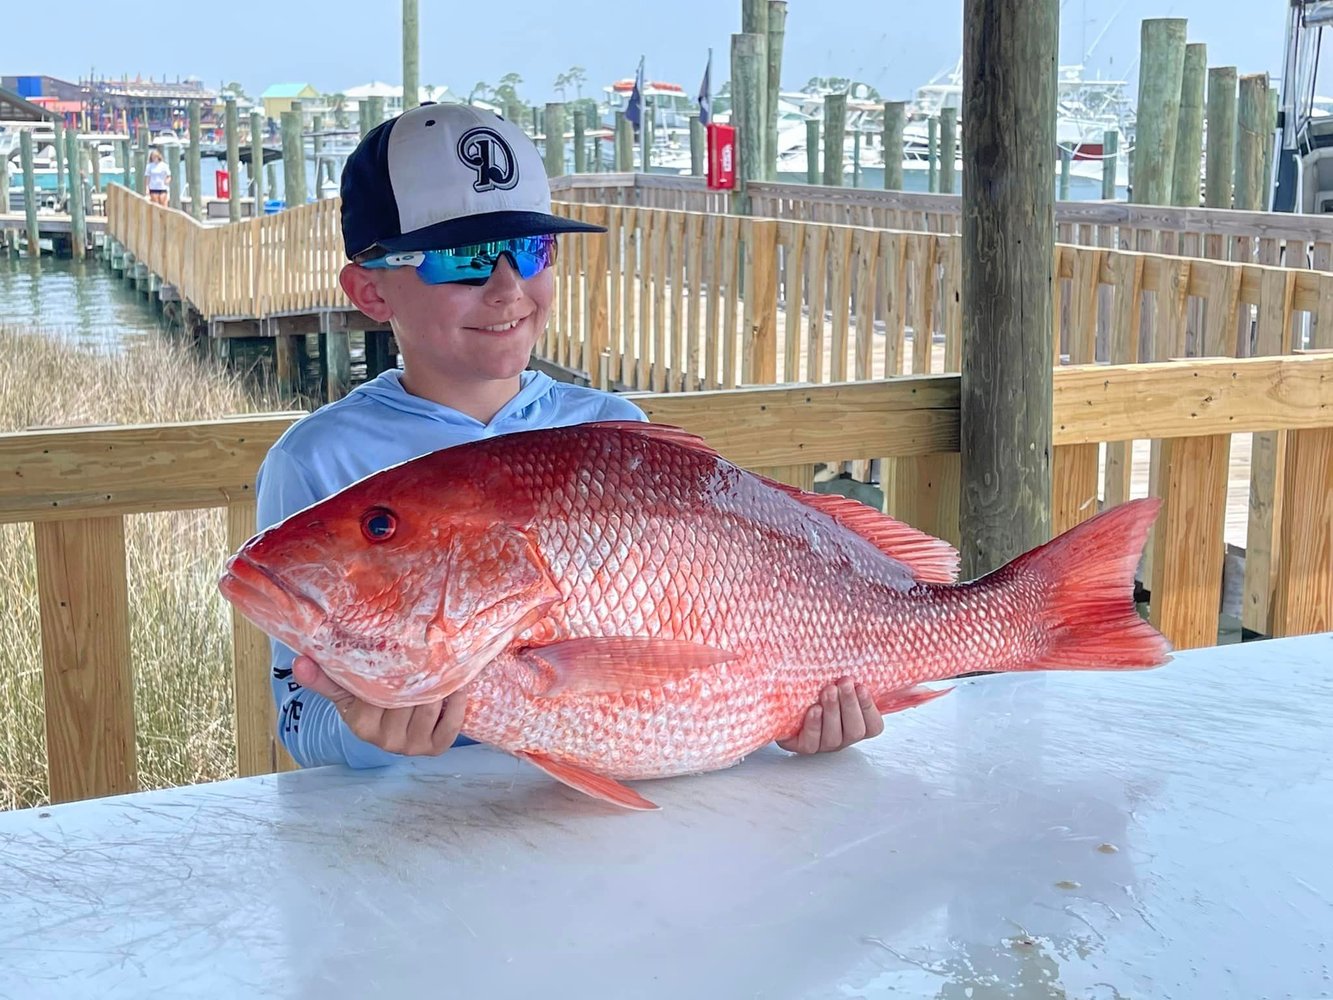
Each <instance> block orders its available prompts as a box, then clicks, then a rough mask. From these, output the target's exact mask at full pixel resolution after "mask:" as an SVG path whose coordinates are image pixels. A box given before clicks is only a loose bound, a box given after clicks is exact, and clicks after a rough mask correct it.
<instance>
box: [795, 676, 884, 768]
mask: <svg viewBox="0 0 1333 1000" xmlns="http://www.w3.org/2000/svg"><path fill="white" fill-rule="evenodd" d="M882 732H884V716H882V715H881V714H880V712H879V709H877V708H876V707H875V702H874V699H872V698H871V697H870V692H868V691H867V690H866V689H865V688H863V687H862V686H861V685H860V684H854V683H853V682H852V679H851V678H850V677H844V678H842V679H841V680H839V681H838V683H837V684H830V685H829V686H828V687H826V688H824V690H823V691H821V692H820V696H819V704H817V705H812V706H810V708H809V710H808V711H807V712H806V713H805V720H804V722H803V723H802V724H801V731H800V732H799V733H797V734H796V735H795V736H793V737H792V738H790V739H786V740H778V746H780V747H782V749H783V750H790V751H791V752H792V753H802V754H807V753H828V752H829V751H830V750H842V749H844V748H846V747H849V746H851V745H852V744H853V743H859V742H860V741H861V740H866V739H870V738H871V737H872V736H878V735H879V734H880V733H882Z"/></svg>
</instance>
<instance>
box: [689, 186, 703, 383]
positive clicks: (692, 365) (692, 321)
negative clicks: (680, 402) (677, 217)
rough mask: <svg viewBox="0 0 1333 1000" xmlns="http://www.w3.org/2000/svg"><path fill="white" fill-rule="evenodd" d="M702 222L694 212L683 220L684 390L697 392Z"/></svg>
mask: <svg viewBox="0 0 1333 1000" xmlns="http://www.w3.org/2000/svg"><path fill="white" fill-rule="evenodd" d="M703 219H704V217H703V216H702V215H700V214H699V213H697V212H690V213H689V214H688V215H687V216H686V217H685V243H686V251H685V286H686V289H685V294H687V295H688V296H689V302H688V303H687V304H686V311H685V388H686V389H698V388H701V387H702V385H703V369H702V368H701V367H700V364H699V362H700V354H699V339H700V325H699V324H700V319H701V313H702V303H703V297H704V294H705V292H704V288H703V261H704V253H703V241H704V235H703Z"/></svg>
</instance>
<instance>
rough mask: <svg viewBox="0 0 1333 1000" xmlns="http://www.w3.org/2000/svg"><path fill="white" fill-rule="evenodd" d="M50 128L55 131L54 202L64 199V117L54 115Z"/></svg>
mask: <svg viewBox="0 0 1333 1000" xmlns="http://www.w3.org/2000/svg"><path fill="white" fill-rule="evenodd" d="M51 130H52V131H53V132H54V133H55V136H54V140H53V142H54V145H55V165H56V202H57V203H59V202H61V201H64V200H65V119H64V118H62V117H60V116H58V115H57V116H56V118H55V119H54V120H53V121H52V122H51Z"/></svg>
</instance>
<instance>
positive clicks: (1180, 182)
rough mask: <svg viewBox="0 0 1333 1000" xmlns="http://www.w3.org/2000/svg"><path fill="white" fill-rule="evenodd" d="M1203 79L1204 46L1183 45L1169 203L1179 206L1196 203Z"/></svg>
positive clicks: (1206, 69)
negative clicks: (1183, 53) (1182, 67)
mask: <svg viewBox="0 0 1333 1000" xmlns="http://www.w3.org/2000/svg"><path fill="white" fill-rule="evenodd" d="M1207 80H1208V46H1207V45H1204V44H1203V43H1202V42H1193V43H1191V44H1189V45H1186V46H1185V65H1184V69H1183V70H1182V73H1181V83H1180V116H1179V120H1178V123H1177V125H1176V156H1175V161H1174V165H1173V167H1172V176H1173V180H1172V183H1171V204H1173V205H1179V206H1181V207H1183V208H1198V207H1199V199H1200V193H1199V169H1200V167H1201V166H1202V163H1203V101H1204V88H1205V86H1206V84H1207Z"/></svg>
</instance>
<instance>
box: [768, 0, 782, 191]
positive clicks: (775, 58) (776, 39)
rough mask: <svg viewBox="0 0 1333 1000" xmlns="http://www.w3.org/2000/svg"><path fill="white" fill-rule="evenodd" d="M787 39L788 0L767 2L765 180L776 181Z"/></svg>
mask: <svg viewBox="0 0 1333 1000" xmlns="http://www.w3.org/2000/svg"><path fill="white" fill-rule="evenodd" d="M786 35H787V0H768V25H767V39H766V41H767V45H766V48H767V57H768V74H767V79H766V80H765V84H766V90H765V93H764V109H765V110H764V123H765V135H764V163H765V169H764V179H765V180H770V181H775V180H777V179H778V94H779V92H780V91H781V89H782V46H783V44H784V42H785V41H786Z"/></svg>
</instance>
